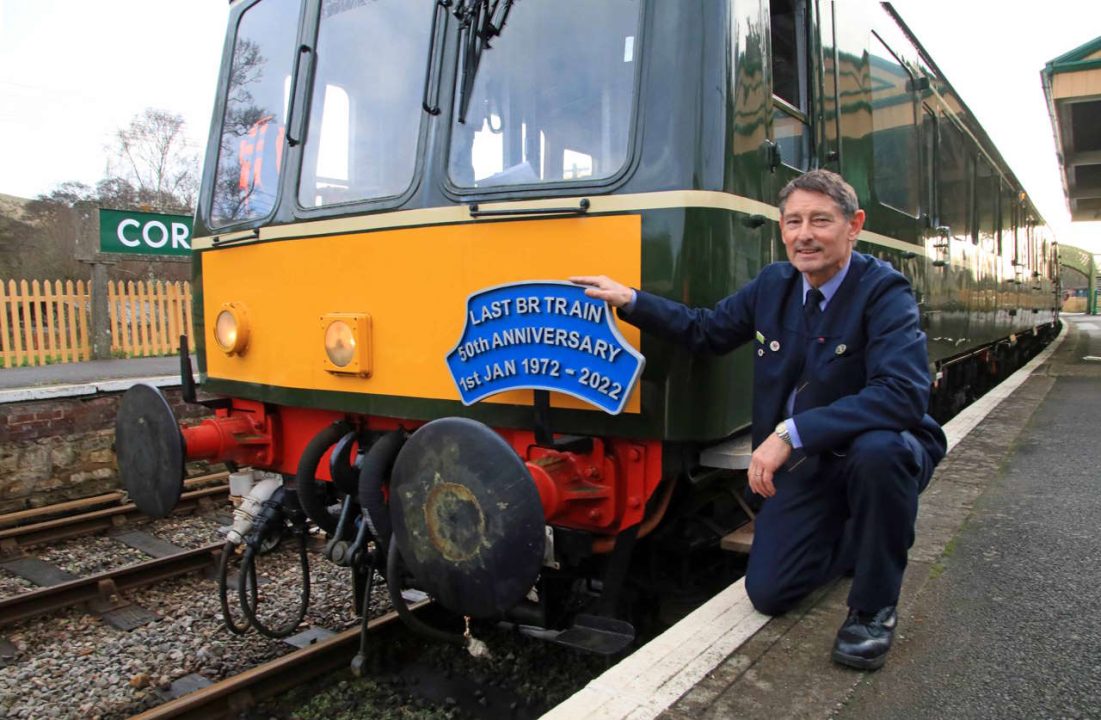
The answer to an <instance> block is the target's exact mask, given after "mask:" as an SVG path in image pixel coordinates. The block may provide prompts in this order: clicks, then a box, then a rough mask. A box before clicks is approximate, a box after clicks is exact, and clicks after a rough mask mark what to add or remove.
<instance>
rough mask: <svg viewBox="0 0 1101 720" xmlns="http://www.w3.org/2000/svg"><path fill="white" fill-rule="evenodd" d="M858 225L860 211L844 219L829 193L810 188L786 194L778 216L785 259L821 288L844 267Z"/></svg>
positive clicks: (861, 216) (858, 230)
mask: <svg viewBox="0 0 1101 720" xmlns="http://www.w3.org/2000/svg"><path fill="white" fill-rule="evenodd" d="M862 227H864V211H863V210H857V211H856V212H855V213H854V214H853V216H852V218H850V219H848V220H846V219H845V215H844V214H843V213H842V212H841V208H840V207H838V205H837V203H836V202H834V201H833V199H832V198H831V197H830V196H829V195H825V194H823V193H820V192H812V191H810V190H796V191H794V192H793V193H791V195H788V199H787V202H786V203H784V214H783V216H781V218H780V235H781V237H783V239H784V248H785V249H786V250H787V253H788V260H790V261H791V264H792V265H794V266H795V268H796V269H797V270H798V271H799V272H801V273H803V274H804V275H806V277H807V280H808V281H809V282H810V284H811V285H813V286H814V287H821V285H822V283H824V282H826V281H827V280H829V279H830V278H831V277H833V276H834V275H836V274H837V272H838V271H839V270H840V269H841V268H843V267H844V266H845V263H847V262H848V261H849V256H850V255H851V254H852V249H853V244H854V243H855V242H856V236H857V235H858V234H860V229H861V228H862Z"/></svg>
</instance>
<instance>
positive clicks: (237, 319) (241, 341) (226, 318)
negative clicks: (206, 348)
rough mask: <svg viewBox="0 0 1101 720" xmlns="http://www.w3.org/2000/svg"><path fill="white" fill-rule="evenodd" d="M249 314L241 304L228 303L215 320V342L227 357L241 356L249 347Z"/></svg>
mask: <svg viewBox="0 0 1101 720" xmlns="http://www.w3.org/2000/svg"><path fill="white" fill-rule="evenodd" d="M248 336H249V324H248V312H247V311H246V310H245V306H244V305H242V304H241V303H235V302H234V303H226V304H225V305H223V306H222V309H221V311H220V312H219V313H218V317H217V318H216V319H215V320H214V342H216V343H217V344H218V347H220V348H221V349H222V352H224V353H226V354H227V355H241V354H242V353H244V352H245V348H247V347H248Z"/></svg>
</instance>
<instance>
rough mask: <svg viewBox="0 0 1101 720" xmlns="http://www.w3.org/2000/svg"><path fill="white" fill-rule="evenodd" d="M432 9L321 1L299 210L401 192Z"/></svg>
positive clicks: (393, 2)
mask: <svg viewBox="0 0 1101 720" xmlns="http://www.w3.org/2000/svg"><path fill="white" fill-rule="evenodd" d="M431 10H432V8H431V7H430V6H425V5H424V4H423V3H411V2H408V0H375V2H372V3H349V2H347V1H346V0H323V1H322V3H321V24H320V26H319V29H318V34H317V70H316V75H315V78H314V81H313V88H314V90H313V98H312V100H311V107H310V123H309V130H308V134H307V136H306V142H305V144H304V146H303V156H302V170H301V178H300V180H299V185H298V202H299V204H300V205H302V206H303V207H320V206H323V205H334V204H338V203H346V202H354V201H357V200H370V199H375V198H384V197H393V196H394V195H400V194H401V193H402V192H403V191H404V190H405V189H406V188H408V187H409V184H410V183H411V182H412V180H413V172H414V170H415V168H416V158H417V140H418V138H419V135H420V126H421V123H420V121H421V115H422V112H421V89H422V85H421V83H420V82H419V81H416V80H414V79H412V78H421V77H423V75H424V64H425V62H426V58H427V54H428V34H429V30H430V28H431V22H430V21H431V15H430V12H431Z"/></svg>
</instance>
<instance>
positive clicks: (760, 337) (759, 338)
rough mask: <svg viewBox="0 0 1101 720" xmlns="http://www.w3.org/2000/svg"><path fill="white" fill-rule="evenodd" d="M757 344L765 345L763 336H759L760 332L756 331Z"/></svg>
mask: <svg viewBox="0 0 1101 720" xmlns="http://www.w3.org/2000/svg"><path fill="white" fill-rule="evenodd" d="M757 342H759V343H761V344H762V345H764V344H765V336H764V335H762V334H761V331H760V330H758V331H757Z"/></svg>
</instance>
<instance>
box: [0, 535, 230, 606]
mask: <svg viewBox="0 0 1101 720" xmlns="http://www.w3.org/2000/svg"><path fill="white" fill-rule="evenodd" d="M222 546H223V543H214V544H211V545H204V546H203V547H200V548H196V549H194V550H185V551H184V552H181V553H176V554H175V555H168V556H166V557H162V558H156V559H154V560H148V561H146V562H141V563H136V564H134V565H127V566H125V567H121V568H115V569H112V570H108V571H106V572H102V573H98V574H96V575H90V576H88V577H84V578H77V579H76V580H70V581H69V582H65V583H61V584H59V585H52V586H50V587H44V588H39V589H37V590H31V591H30V592H25V593H19V594H18V595H13V596H11V597H7V598H3V599H0V627H3V626H5V625H10V624H12V623H15V622H19V621H20V620H26V619H27V618H31V617H35V616H37V615H44V614H46V613H50V612H54V611H56V610H61V609H64V608H68V607H73V606H74V605H82V604H88V605H89V606H91V607H92V608H93V609H96V610H99V611H105V610H111V609H115V608H119V607H123V606H125V605H127V604H128V603H127V602H126V601H125V600H123V599H122V597H121V593H122V592H123V591H125V590H132V589H134V588H139V587H145V586H147V585H152V584H154V583H157V582H160V581H161V580H166V579H168V578H173V577H176V576H178V575H186V574H188V573H192V572H196V571H199V570H204V569H206V568H214V567H215V564H216V562H217V559H218V555H219V553H220V552H221V550H222Z"/></svg>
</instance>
